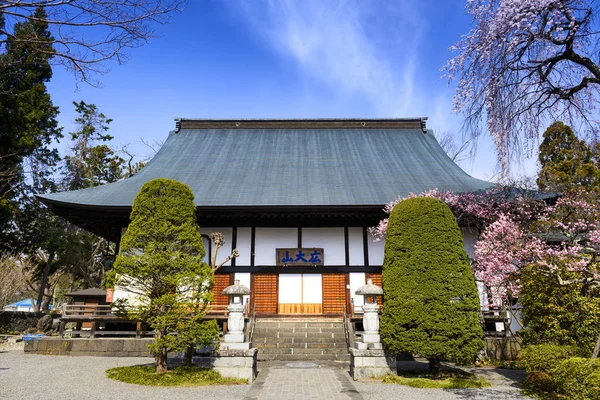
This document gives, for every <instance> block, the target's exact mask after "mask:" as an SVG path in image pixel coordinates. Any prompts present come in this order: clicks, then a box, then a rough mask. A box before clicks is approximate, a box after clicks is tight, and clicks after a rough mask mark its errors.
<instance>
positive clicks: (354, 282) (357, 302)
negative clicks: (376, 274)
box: [349, 272, 366, 312]
mask: <svg viewBox="0 0 600 400" xmlns="http://www.w3.org/2000/svg"><path fill="white" fill-rule="evenodd" d="M349 275H350V297H351V298H352V304H354V312H362V308H361V306H362V305H363V304H364V296H361V295H356V291H357V290H358V288H359V287H361V286H363V285H364V284H365V283H366V280H365V273H364V272H350V274H349Z"/></svg>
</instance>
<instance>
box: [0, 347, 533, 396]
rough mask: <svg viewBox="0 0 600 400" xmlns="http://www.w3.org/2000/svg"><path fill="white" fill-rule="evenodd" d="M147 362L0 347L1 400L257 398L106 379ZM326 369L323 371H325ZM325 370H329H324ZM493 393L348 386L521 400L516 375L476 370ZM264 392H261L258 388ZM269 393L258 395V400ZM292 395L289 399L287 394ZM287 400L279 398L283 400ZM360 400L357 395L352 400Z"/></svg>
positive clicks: (241, 389)
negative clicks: (114, 371) (112, 370)
mask: <svg viewBox="0 0 600 400" xmlns="http://www.w3.org/2000/svg"><path fill="white" fill-rule="evenodd" d="M151 362H152V359H151V358H125V357H123V358H119V357H68V356H41V355H34V354H24V353H23V352H22V344H21V343H19V344H17V345H14V344H13V345H11V346H6V344H5V345H2V346H0V399H2V400H4V399H6V400H12V399H19V400H21V399H23V400H25V399H35V400H37V399H64V398H84V399H86V400H96V399H98V400H103V399H106V400H109V399H110V400H113V399H114V398H115V396H118V397H120V398H126V399H167V398H168V399H173V400H178V399H197V398H201V399H206V400H212V399H215V400H217V399H218V400H230V399H244V398H246V399H248V398H251V397H253V398H256V397H254V396H253V395H252V393H248V390H249V389H250V386H249V385H238V386H210V387H195V388H176V387H170V388H156V387H147V386H138V385H131V384H127V383H122V382H117V381H113V380H110V379H107V378H106V377H105V370H106V369H108V368H112V367H118V366H124V365H136V364H148V363H151ZM324 367H326V366H324ZM326 368H327V367H326ZM473 372H475V373H477V374H480V375H482V376H484V377H485V378H486V379H488V381H490V383H492V385H493V386H492V387H491V388H487V389H468V390H440V389H413V388H409V387H407V386H401V385H394V384H383V383H377V382H373V383H366V382H352V384H353V385H354V387H355V388H356V389H357V391H358V392H359V393H360V396H362V398H363V399H364V400H374V399H386V400H391V399H394V400H395V399H407V400H421V399H422V400H446V399H448V400H451V399H490V400H491V399H494V400H499V399H525V398H526V397H524V396H522V395H520V394H519V390H518V388H517V387H516V385H515V380H518V379H520V378H522V376H520V375H519V371H504V370H494V369H476V370H473ZM253 389H255V390H254V392H262V390H260V389H265V388H264V387H262V388H261V387H256V388H253ZM266 394H267V393H261V397H262V396H265V395H266ZM290 395H292V394H290ZM287 397H288V396H282V397H281V400H285V398H287ZM354 397H356V398H359V395H356V396H354Z"/></svg>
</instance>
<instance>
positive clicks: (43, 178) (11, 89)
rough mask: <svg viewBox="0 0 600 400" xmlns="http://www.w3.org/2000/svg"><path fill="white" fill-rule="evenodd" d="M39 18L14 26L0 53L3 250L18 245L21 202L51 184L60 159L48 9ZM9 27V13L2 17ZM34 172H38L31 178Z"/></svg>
mask: <svg viewBox="0 0 600 400" xmlns="http://www.w3.org/2000/svg"><path fill="white" fill-rule="evenodd" d="M33 17H34V18H35V19H30V20H27V21H25V22H19V23H16V24H15V25H14V28H13V33H12V35H10V36H8V37H6V39H5V43H6V48H5V52H4V53H3V54H1V55H0V76H1V77H2V79H0V228H1V229H0V232H1V233H2V237H0V249H4V250H5V249H7V248H10V247H14V243H13V240H12V234H13V233H14V228H15V225H14V221H13V217H14V214H15V213H17V212H18V206H17V198H18V197H19V196H23V195H24V194H25V195H28V196H31V193H34V192H36V191H37V190H38V189H39V188H41V187H44V186H47V185H48V182H47V180H48V179H49V178H50V175H51V174H52V167H54V166H55V165H56V163H57V162H58V160H59V157H58V153H57V151H56V150H54V149H50V148H49V145H50V143H51V142H52V141H53V140H57V139H59V138H61V137H62V135H61V130H60V129H59V128H58V123H57V121H56V116H57V115H58V108H57V107H55V106H54V105H53V104H52V101H51V99H50V95H49V94H48V92H47V90H46V83H47V82H48V81H49V80H50V78H51V77H52V69H51V67H50V64H49V61H50V59H51V58H52V55H53V49H52V45H51V41H52V36H51V34H50V32H49V31H48V24H47V23H45V22H43V21H40V20H44V19H45V18H46V13H45V11H44V9H43V8H42V7H38V8H37V9H36V10H35V13H34V14H33ZM3 27H4V15H3V14H0V28H3ZM0 31H3V29H0ZM25 164H27V165H25ZM30 167H32V168H30ZM33 167H35V168H33ZM31 170H33V171H34V172H36V174H35V175H34V174H28V175H26V173H30V172H31ZM27 192H29V193H27Z"/></svg>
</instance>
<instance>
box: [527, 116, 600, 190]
mask: <svg viewBox="0 0 600 400" xmlns="http://www.w3.org/2000/svg"><path fill="white" fill-rule="evenodd" d="M538 159H539V162H540V171H539V172H538V179H537V184H538V186H539V188H540V190H543V191H550V192H556V193H562V192H566V191H569V190H571V189H574V188H577V187H583V188H585V189H587V190H595V189H600V165H596V164H595V163H594V155H593V152H592V149H591V148H590V146H588V144H587V143H586V142H585V141H583V140H579V139H578V138H577V136H575V133H574V132H573V129H571V127H569V126H567V125H565V124H563V123H562V122H555V123H553V124H552V125H550V126H549V127H548V129H546V131H545V132H544V140H543V141H542V143H541V144H540V151H539V155H538Z"/></svg>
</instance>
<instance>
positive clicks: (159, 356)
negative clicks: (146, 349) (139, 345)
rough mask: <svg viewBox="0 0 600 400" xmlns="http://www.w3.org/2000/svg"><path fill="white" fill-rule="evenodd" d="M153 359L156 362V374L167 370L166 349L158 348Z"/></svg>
mask: <svg viewBox="0 0 600 400" xmlns="http://www.w3.org/2000/svg"><path fill="white" fill-rule="evenodd" d="M154 359H155V362H156V373H157V374H164V373H165V372H167V371H168V369H167V351H166V350H163V349H161V350H159V351H157V352H156V354H155V355H154Z"/></svg>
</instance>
